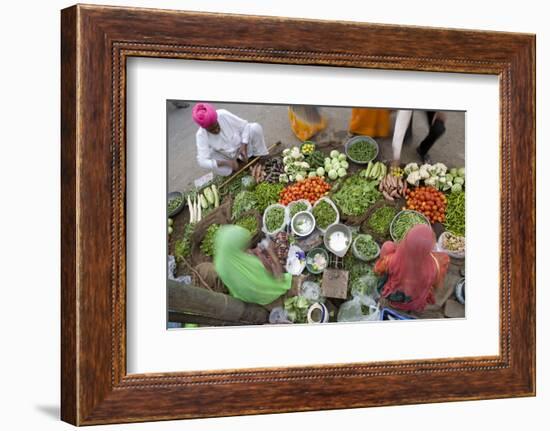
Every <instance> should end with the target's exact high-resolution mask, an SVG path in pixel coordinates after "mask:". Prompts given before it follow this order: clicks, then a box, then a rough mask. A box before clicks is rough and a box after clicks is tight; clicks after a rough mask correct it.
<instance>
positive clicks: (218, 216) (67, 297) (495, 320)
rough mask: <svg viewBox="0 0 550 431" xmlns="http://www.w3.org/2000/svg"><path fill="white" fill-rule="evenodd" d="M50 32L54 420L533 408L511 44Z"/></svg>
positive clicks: (484, 37) (154, 15) (108, 24)
mask: <svg viewBox="0 0 550 431" xmlns="http://www.w3.org/2000/svg"><path fill="white" fill-rule="evenodd" d="M61 16H62V26H61V48H62V65H61V66H62V67H61V69H62V94H61V102H62V103H61V106H62V113H61V114H62V115H61V117H62V153H61V161H62V184H61V186H62V346H61V349H62V382H61V384H62V403H61V405H62V409H61V415H62V419H63V420H65V421H67V422H70V423H72V424H75V425H91V424H104V423H116V422H138V421H149V420H166V419H179V418H197V417H214V416H228V415H243V414H259V413H275V412H290V411H308V410H321V409H337V408H353V407H368V406H382V405H396V404H412V403H428V402H442V401H455V400H474V399H489V398H502V397H513V396H533V395H534V394H535V133H534V131H535V108H534V100H535V79H534V73H535V72H534V71H535V37H534V36H533V35H528V34H512V33H499V32H485V31H469V30H468V31H467V30H450V29H435V28H422V27H403V26H389V25H377V24H366V23H354V22H331V21H313V20H297V19H287V18H275V17H255V16H240V15H221V14H212V13H197V12H180V11H168V10H148V9H134V8H119V7H104V6H93V5H86V6H83V5H77V6H73V7H70V8H68V9H64V10H63V11H62V15H61ZM204 28H208V29H209V31H208V32H205V31H204ZM466 286H467V287H466ZM256 394H258V395H257V396H254V395H256ZM260 394H261V395H260Z"/></svg>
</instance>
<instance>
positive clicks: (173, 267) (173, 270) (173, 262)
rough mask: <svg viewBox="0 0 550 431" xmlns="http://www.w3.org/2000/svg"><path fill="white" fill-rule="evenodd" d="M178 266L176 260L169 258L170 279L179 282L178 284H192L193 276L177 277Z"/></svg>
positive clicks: (172, 257)
mask: <svg viewBox="0 0 550 431" xmlns="http://www.w3.org/2000/svg"><path fill="white" fill-rule="evenodd" d="M176 266H177V265H176V258H175V257H174V256H172V255H170V256H168V279H169V280H174V281H177V282H178V283H183V284H191V276H189V275H181V276H179V277H175V274H176Z"/></svg>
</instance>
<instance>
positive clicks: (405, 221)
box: [391, 210, 429, 241]
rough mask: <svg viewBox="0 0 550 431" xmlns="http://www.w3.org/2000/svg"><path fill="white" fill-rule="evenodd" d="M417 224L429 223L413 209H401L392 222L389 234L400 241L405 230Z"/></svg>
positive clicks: (405, 232)
mask: <svg viewBox="0 0 550 431" xmlns="http://www.w3.org/2000/svg"><path fill="white" fill-rule="evenodd" d="M417 224H426V225H429V223H428V221H427V220H426V219H425V218H424V217H423V216H422V214H419V213H417V212H414V211H406V210H405V211H401V212H400V213H399V214H397V215H396V216H395V218H394V220H393V222H392V227H391V235H392V237H393V239H394V240H395V241H401V240H402V239H403V238H404V237H405V235H406V234H407V232H408V231H409V230H411V229H412V228H413V227H414V226H416V225H417Z"/></svg>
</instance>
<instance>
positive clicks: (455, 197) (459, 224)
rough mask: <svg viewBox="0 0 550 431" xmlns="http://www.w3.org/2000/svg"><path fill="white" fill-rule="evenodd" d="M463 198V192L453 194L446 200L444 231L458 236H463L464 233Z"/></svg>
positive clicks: (464, 214) (464, 213)
mask: <svg viewBox="0 0 550 431" xmlns="http://www.w3.org/2000/svg"><path fill="white" fill-rule="evenodd" d="M465 197H466V194H465V193H464V192H455V193H451V194H450V195H449V198H448V200H447V220H446V222H445V229H447V230H448V231H449V232H451V233H453V234H455V235H458V236H464V235H465V233H466V227H465V225H466V212H465V211H466V203H465Z"/></svg>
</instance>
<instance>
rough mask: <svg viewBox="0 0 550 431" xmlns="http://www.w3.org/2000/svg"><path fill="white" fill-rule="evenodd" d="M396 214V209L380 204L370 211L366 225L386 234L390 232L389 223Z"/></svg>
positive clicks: (381, 233)
mask: <svg viewBox="0 0 550 431" xmlns="http://www.w3.org/2000/svg"><path fill="white" fill-rule="evenodd" d="M396 214H397V209H396V208H394V207H391V206H382V207H380V208H378V209H377V210H376V211H374V212H373V213H372V215H371V216H370V217H369V219H368V221H367V226H368V227H369V228H370V229H372V231H373V232H375V233H377V234H379V235H383V236H387V235H388V234H389V232H390V225H391V222H392V220H393V218H394V217H395V215H396Z"/></svg>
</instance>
